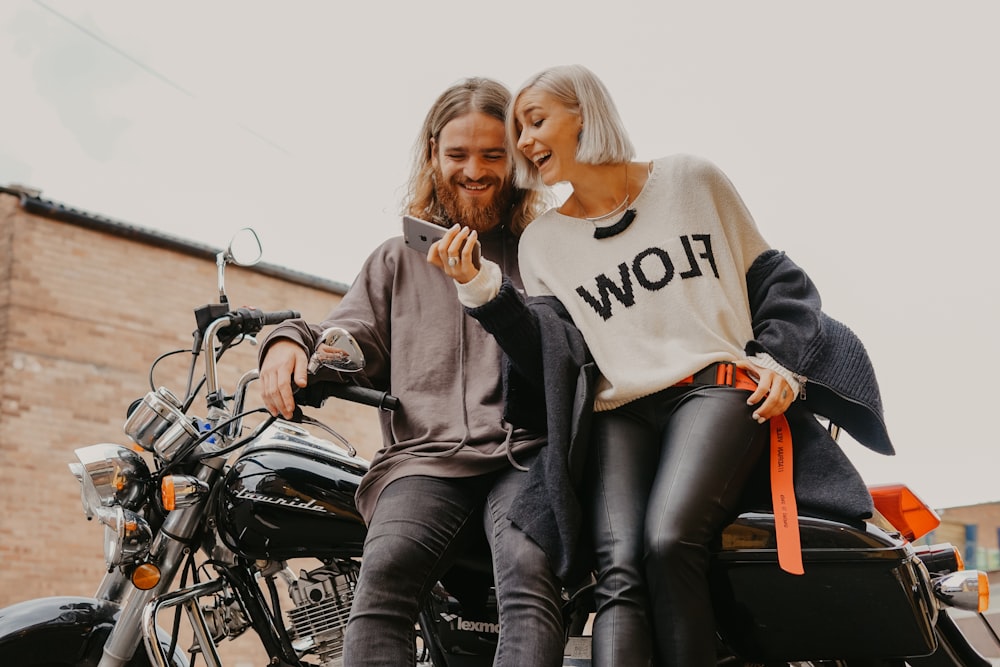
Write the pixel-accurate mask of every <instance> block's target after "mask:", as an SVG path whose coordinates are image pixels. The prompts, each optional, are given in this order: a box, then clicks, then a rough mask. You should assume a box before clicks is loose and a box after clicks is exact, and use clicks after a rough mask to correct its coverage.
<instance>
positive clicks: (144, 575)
mask: <svg viewBox="0 0 1000 667" xmlns="http://www.w3.org/2000/svg"><path fill="white" fill-rule="evenodd" d="M158 583H160V568H158V567H156V566H155V565H153V564H152V563H143V564H142V565H140V566H138V567H137V568H135V570H133V571H132V585H133V586H135V587H136V588H138V589H139V590H140V591H148V590H150V589H151V588H153V587H154V586H156V584H158Z"/></svg>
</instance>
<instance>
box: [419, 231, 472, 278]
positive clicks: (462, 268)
mask: <svg viewBox="0 0 1000 667" xmlns="http://www.w3.org/2000/svg"><path fill="white" fill-rule="evenodd" d="M478 238H479V235H478V234H477V233H476V232H475V231H473V230H471V229H469V228H468V227H462V226H460V225H457V224H456V225H454V226H452V228H451V229H449V230H448V231H447V232H445V235H444V236H443V237H442V238H441V239H439V240H437V241H435V242H434V243H433V244H432V245H431V247H430V249H429V250H428V251H427V261H428V262H430V263H431V264H433V265H434V266H436V267H438V268H439V269H441V270H442V271H444V273H445V275H446V276H448V277H449V278H452V279H454V280H455V281H457V282H459V283H462V284H463V285H464V284H465V283H467V282H469V281H470V280H472V279H473V278H475V277H476V276H477V275H479V269H477V268H476V265H475V264H474V263H473V261H472V256H473V251H474V250H475V247H476V241H477V240H478Z"/></svg>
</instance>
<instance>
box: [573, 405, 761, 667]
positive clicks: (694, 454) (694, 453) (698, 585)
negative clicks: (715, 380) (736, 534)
mask: <svg viewBox="0 0 1000 667" xmlns="http://www.w3.org/2000/svg"><path fill="white" fill-rule="evenodd" d="M748 396H749V392H748V391H745V390H741V389H733V388H729V387H697V388H690V387H684V388H670V389H666V390H664V391H661V392H659V393H657V394H654V395H652V396H648V397H646V398H644V399H640V400H638V401H634V402H632V403H629V404H627V405H625V406H623V407H621V408H618V409H617V410H612V411H608V412H600V413H597V414H595V421H594V441H593V444H592V456H591V460H590V463H589V465H590V468H589V470H588V475H589V480H588V481H589V483H590V484H591V487H590V488H591V489H592V490H593V495H592V496H591V497H590V501H589V506H588V511H589V518H590V525H591V527H592V530H593V534H592V538H593V540H594V544H595V549H596V557H597V563H598V575H597V587H596V590H595V597H596V603H597V614H596V617H595V621H594V643H593V651H594V654H593V657H594V659H593V665H594V667H614V666H617V667H622V666H628V667H632V666H638V667H643V666H645V665H649V664H656V665H662V666H670V667H673V666H681V665H683V666H685V667H686V666H689V665H714V664H715V662H716V655H715V649H716V645H715V621H714V619H713V614H712V604H711V598H710V595H709V590H708V581H707V572H708V563H709V557H708V556H709V554H708V544H709V543H710V541H711V540H712V538H713V536H714V535H715V534H716V533H717V532H718V531H719V530H720V529H721V528H722V527H723V526H724V525H725V522H726V521H727V520H729V519H730V518H731V517H732V515H733V513H734V512H735V511H736V505H737V502H738V500H739V498H740V495H741V493H742V491H743V487H744V485H745V483H746V480H747V477H748V476H749V474H750V471H751V470H752V468H753V466H754V463H755V462H756V461H757V459H758V458H759V456H760V455H761V452H762V451H764V449H765V445H766V442H767V432H768V431H767V426H766V425H760V424H757V422H755V421H754V420H753V419H752V418H751V416H750V415H751V412H752V408H751V407H750V406H748V405H747V404H746V399H747V397H748Z"/></svg>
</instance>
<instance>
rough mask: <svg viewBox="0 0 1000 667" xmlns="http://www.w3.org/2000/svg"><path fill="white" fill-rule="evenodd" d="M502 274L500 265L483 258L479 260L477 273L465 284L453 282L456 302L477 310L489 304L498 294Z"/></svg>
mask: <svg viewBox="0 0 1000 667" xmlns="http://www.w3.org/2000/svg"><path fill="white" fill-rule="evenodd" d="M501 283H503V272H502V271H501V270H500V265H499V264H497V263H496V262H491V261H490V260H488V259H486V258H485V257H484V258H482V259H481V260H480V267H479V273H477V274H476V277H475V278H473V279H472V280H470V281H469V282H467V283H460V282H458V281H457V280H456V281H455V288H456V289H457V290H458V300H459V301H460V302H461V303H462V305H463V306H465V307H466V308H478V307H479V306H482V305H485V304H486V303H489V302H490V301H492V300H493V299H494V298H496V295H497V294H499V293H500V285H501Z"/></svg>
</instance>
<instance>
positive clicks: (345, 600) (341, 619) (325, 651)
mask: <svg viewBox="0 0 1000 667" xmlns="http://www.w3.org/2000/svg"><path fill="white" fill-rule="evenodd" d="M358 569H359V565H358V563H356V562H355V561H351V560H338V561H335V562H332V563H329V564H327V565H325V566H324V567H321V568H318V569H315V570H312V571H311V572H305V571H303V572H301V573H300V575H299V579H298V580H297V581H295V582H292V583H291V584H289V586H288V593H289V595H290V597H291V599H292V603H293V604H294V607H293V608H292V609H290V610H289V611H288V620H289V621H290V623H291V629H292V637H293V642H292V645H293V646H294V647H295V650H296V651H299V652H300V653H312V654H314V655H316V656H317V657H318V658H319V659H320V665H321V666H322V667H341V666H342V665H343V655H344V632H345V630H346V629H347V617H348V616H349V615H350V613H351V604H352V603H353V602H354V589H355V586H356V585H357V582H358Z"/></svg>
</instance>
